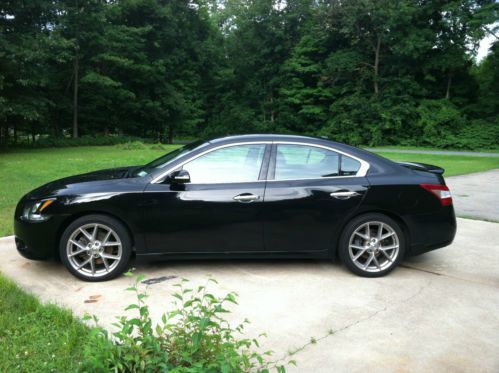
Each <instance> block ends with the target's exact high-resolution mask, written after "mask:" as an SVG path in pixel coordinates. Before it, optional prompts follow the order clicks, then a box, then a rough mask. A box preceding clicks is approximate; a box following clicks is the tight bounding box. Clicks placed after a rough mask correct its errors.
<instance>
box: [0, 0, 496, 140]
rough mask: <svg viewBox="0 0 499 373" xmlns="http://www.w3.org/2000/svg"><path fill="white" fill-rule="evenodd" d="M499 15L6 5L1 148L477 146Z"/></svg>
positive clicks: (445, 5) (456, 9)
mask: <svg viewBox="0 0 499 373" xmlns="http://www.w3.org/2000/svg"><path fill="white" fill-rule="evenodd" d="M498 12H499V3H497V2H496V1H494V0H480V1H478V0H462V1H450V2H449V1H447V2H446V1H434V0H432V1H425V2H414V1H412V0H397V1H395V0H351V1H341V0H331V1H310V0H288V1H282V0H233V1H214V0H209V1H191V0H178V1H160V0H133V1H132V0H117V1H104V0H79V1H78V2H77V3H76V2H74V1H67V0H37V1H32V2H19V1H7V2H3V3H2V4H1V5H0V34H1V37H0V146H5V145H9V144H12V143H19V142H20V140H21V138H26V137H30V138H31V139H32V140H31V142H32V143H34V142H36V141H38V140H36V139H38V138H39V139H40V141H41V142H42V143H45V144H49V143H54V144H55V146H58V145H57V144H58V143H59V142H61V141H62V142H63V141H65V140H53V139H52V138H50V140H44V139H45V138H46V137H47V136H46V135H50V136H52V137H53V138H59V137H62V134H68V133H72V134H74V135H76V133H78V135H79V136H81V135H83V136H85V135H87V136H88V135H91V134H97V133H99V134H102V133H105V134H108V133H109V134H124V135H128V136H133V137H141V138H151V139H154V141H161V142H163V143H166V142H169V143H171V142H172V141H173V139H174V138H177V137H195V138H203V137H211V136H218V135H228V134H235V133H250V132H284V133H298V134H310V135H328V136H329V137H331V138H333V139H337V140H341V141H345V142H349V143H352V144H365V145H378V144H386V145H388V144H399V143H407V144H409V143H410V144H419V145H427V144H433V145H434V146H452V147H463V148H469V147H475V146H478V145H479V144H483V143H486V142H487V141H486V140H483V141H482V140H480V141H473V140H469V139H467V138H463V136H467V135H468V134H469V133H470V131H469V130H467V128H470V127H471V128H475V127H476V126H478V127H480V128H487V131H488V128H490V127H491V126H495V125H496V118H497V117H498V116H499V104H498V102H499V99H498V95H499V91H498V88H497V87H499V80H498V79H499V73H498V71H499V70H498V69H499V58H498V49H499V48H498V47H497V42H496V46H494V47H492V48H491V50H490V53H489V55H488V56H487V57H486V58H485V59H484V61H482V62H481V63H480V64H479V65H477V63H476V61H474V59H473V55H474V54H476V51H477V47H478V44H479V41H480V40H481V39H482V38H483V37H484V36H485V35H488V34H490V33H494V32H497V29H498V28H499V27H498V26H497V22H495V21H496V20H497V17H498ZM477 121H478V122H477ZM485 122H487V123H488V124H485ZM477 123H480V124H477ZM491 131H493V130H491ZM487 133H488V132H487ZM492 135H493V134H492ZM102 141H103V142H105V141H106V140H102ZM21 142H22V141H21ZM84 143H88V144H90V143H89V142H85V141H84ZM110 143H111V142H110ZM43 146H45V145H43Z"/></svg>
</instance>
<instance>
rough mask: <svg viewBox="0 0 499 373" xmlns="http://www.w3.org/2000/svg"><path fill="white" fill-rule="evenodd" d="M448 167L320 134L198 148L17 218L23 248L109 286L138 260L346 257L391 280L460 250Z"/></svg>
mask: <svg viewBox="0 0 499 373" xmlns="http://www.w3.org/2000/svg"><path fill="white" fill-rule="evenodd" d="M442 174H443V169H441V168H439V167H436V166H431V165H426V164H420V163H395V162H392V161H390V160H387V159H385V158H382V157H380V156H377V155H375V154H372V153H369V152H367V151H364V150H362V149H358V148H355V147H352V146H348V145H345V144H341V143H337V142H333V141H329V140H326V139H320V138H310V137H301V136H285V135H247V136H234V137H226V138H222V139H216V140H211V141H206V142H195V143H192V144H189V145H186V146H183V147H181V148H178V149H176V150H174V151H172V152H170V153H168V154H166V155H164V156H163V157H161V158H158V159H156V160H154V161H153V162H151V163H149V164H146V165H144V166H139V167H125V168H118V169H110V170H102V171H97V172H91V173H87V174H83V175H77V176H72V177H68V178H64V179H61V180H57V181H53V182H51V183H48V184H46V185H44V186H42V187H40V188H37V189H35V190H33V191H32V192H30V193H28V194H27V195H26V196H24V197H23V198H22V199H21V201H20V202H19V204H18V205H17V208H16V212H15V217H14V219H15V236H16V245H17V249H18V251H19V252H20V253H21V254H22V255H23V256H25V257H26V258H30V259H39V260H44V259H49V258H59V259H60V260H61V261H62V262H63V263H64V264H65V265H66V267H67V268H68V270H69V271H70V272H71V273H72V274H73V275H75V276H77V277H79V278H81V279H83V280H87V281H102V280H108V279H111V278H114V277H116V276H118V275H119V274H120V273H122V272H123V271H124V270H125V269H126V268H127V265H128V263H129V261H130V259H131V258H132V256H134V257H136V258H137V259H139V258H142V259H144V258H155V259H158V258H161V259H165V258H167V259H187V258H196V259H208V258H209V259H220V258H249V257H251V258H255V257H261V258H305V257H306V258H335V257H336V256H339V258H340V259H341V260H342V261H343V263H344V264H345V265H346V266H347V267H348V269H350V270H351V271H352V272H354V273H356V274H358V275H361V276H366V277H377V276H382V275H385V274H387V273H388V272H390V271H391V270H393V269H394V268H395V267H396V266H397V264H398V263H400V261H401V260H402V259H403V258H404V257H405V256H408V255H417V254H421V253H424V252H427V251H429V250H433V249H437V248H440V247H443V246H446V245H449V244H450V243H451V242H452V240H453V239H454V235H455V233H456V219H455V216H454V209H453V206H452V198H451V194H450V192H449V189H448V188H447V186H446V185H445V182H444V179H443V177H442Z"/></svg>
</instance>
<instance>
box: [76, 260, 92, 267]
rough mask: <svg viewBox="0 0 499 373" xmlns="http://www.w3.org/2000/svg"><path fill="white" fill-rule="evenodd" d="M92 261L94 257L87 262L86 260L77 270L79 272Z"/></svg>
mask: <svg viewBox="0 0 499 373" xmlns="http://www.w3.org/2000/svg"><path fill="white" fill-rule="evenodd" d="M91 261H92V257H90V258H88V259H87V260H85V261H84V262H83V263H81V264H80V265H79V266H78V267H77V268H76V269H77V270H80V269H82V268H83V267H85V266H86V265H87V264H88V263H90V262H91Z"/></svg>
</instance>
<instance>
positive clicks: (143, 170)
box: [134, 141, 204, 177]
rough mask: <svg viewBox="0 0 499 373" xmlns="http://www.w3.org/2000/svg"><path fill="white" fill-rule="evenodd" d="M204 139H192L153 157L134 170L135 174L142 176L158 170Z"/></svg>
mask: <svg viewBox="0 0 499 373" xmlns="http://www.w3.org/2000/svg"><path fill="white" fill-rule="evenodd" d="M203 143H204V141H194V142H191V143H190V144H187V145H184V146H181V147H180V148H177V149H175V150H172V151H171V152H169V153H166V154H165V155H163V156H161V157H159V158H157V159H155V160H154V161H152V162H150V163H148V164H146V165H144V166H142V167H139V168H138V169H137V170H136V171H135V172H134V174H135V176H139V177H143V176H146V175H149V174H150V173H152V172H154V171H157V170H160V169H162V168H164V167H166V166H168V165H169V164H171V163H172V162H173V161H175V160H177V159H178V158H180V157H182V156H184V155H186V154H188V153H190V152H192V151H193V150H194V149H196V148H197V147H199V146H200V145H202V144H203Z"/></svg>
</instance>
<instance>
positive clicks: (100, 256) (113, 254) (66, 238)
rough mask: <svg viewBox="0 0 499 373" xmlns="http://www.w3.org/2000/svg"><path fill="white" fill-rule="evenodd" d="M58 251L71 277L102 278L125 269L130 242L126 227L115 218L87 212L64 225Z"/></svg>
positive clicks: (128, 257)
mask: <svg viewBox="0 0 499 373" xmlns="http://www.w3.org/2000/svg"><path fill="white" fill-rule="evenodd" d="M59 254H60V258H61V261H62V262H63V263H64V265H65V266H66V268H67V269H68V270H69V272H71V273H72V274H73V275H74V276H76V277H78V278H80V279H82V280H85V281H105V280H110V279H112V278H115V277H116V276H118V275H120V274H121V273H122V272H123V271H124V270H125V269H126V266H127V264H128V262H129V260H130V256H131V254H132V243H131V239H130V235H129V234H128V232H127V230H126V228H125V227H124V226H123V224H121V223H120V222H119V221H117V220H116V219H113V218H111V217H109V216H105V215H87V216H83V217H81V218H79V219H76V220H75V221H74V222H73V223H71V224H70V225H69V226H68V227H67V228H66V230H65V231H64V233H63V235H62V237H61V242H60V245H59Z"/></svg>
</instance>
